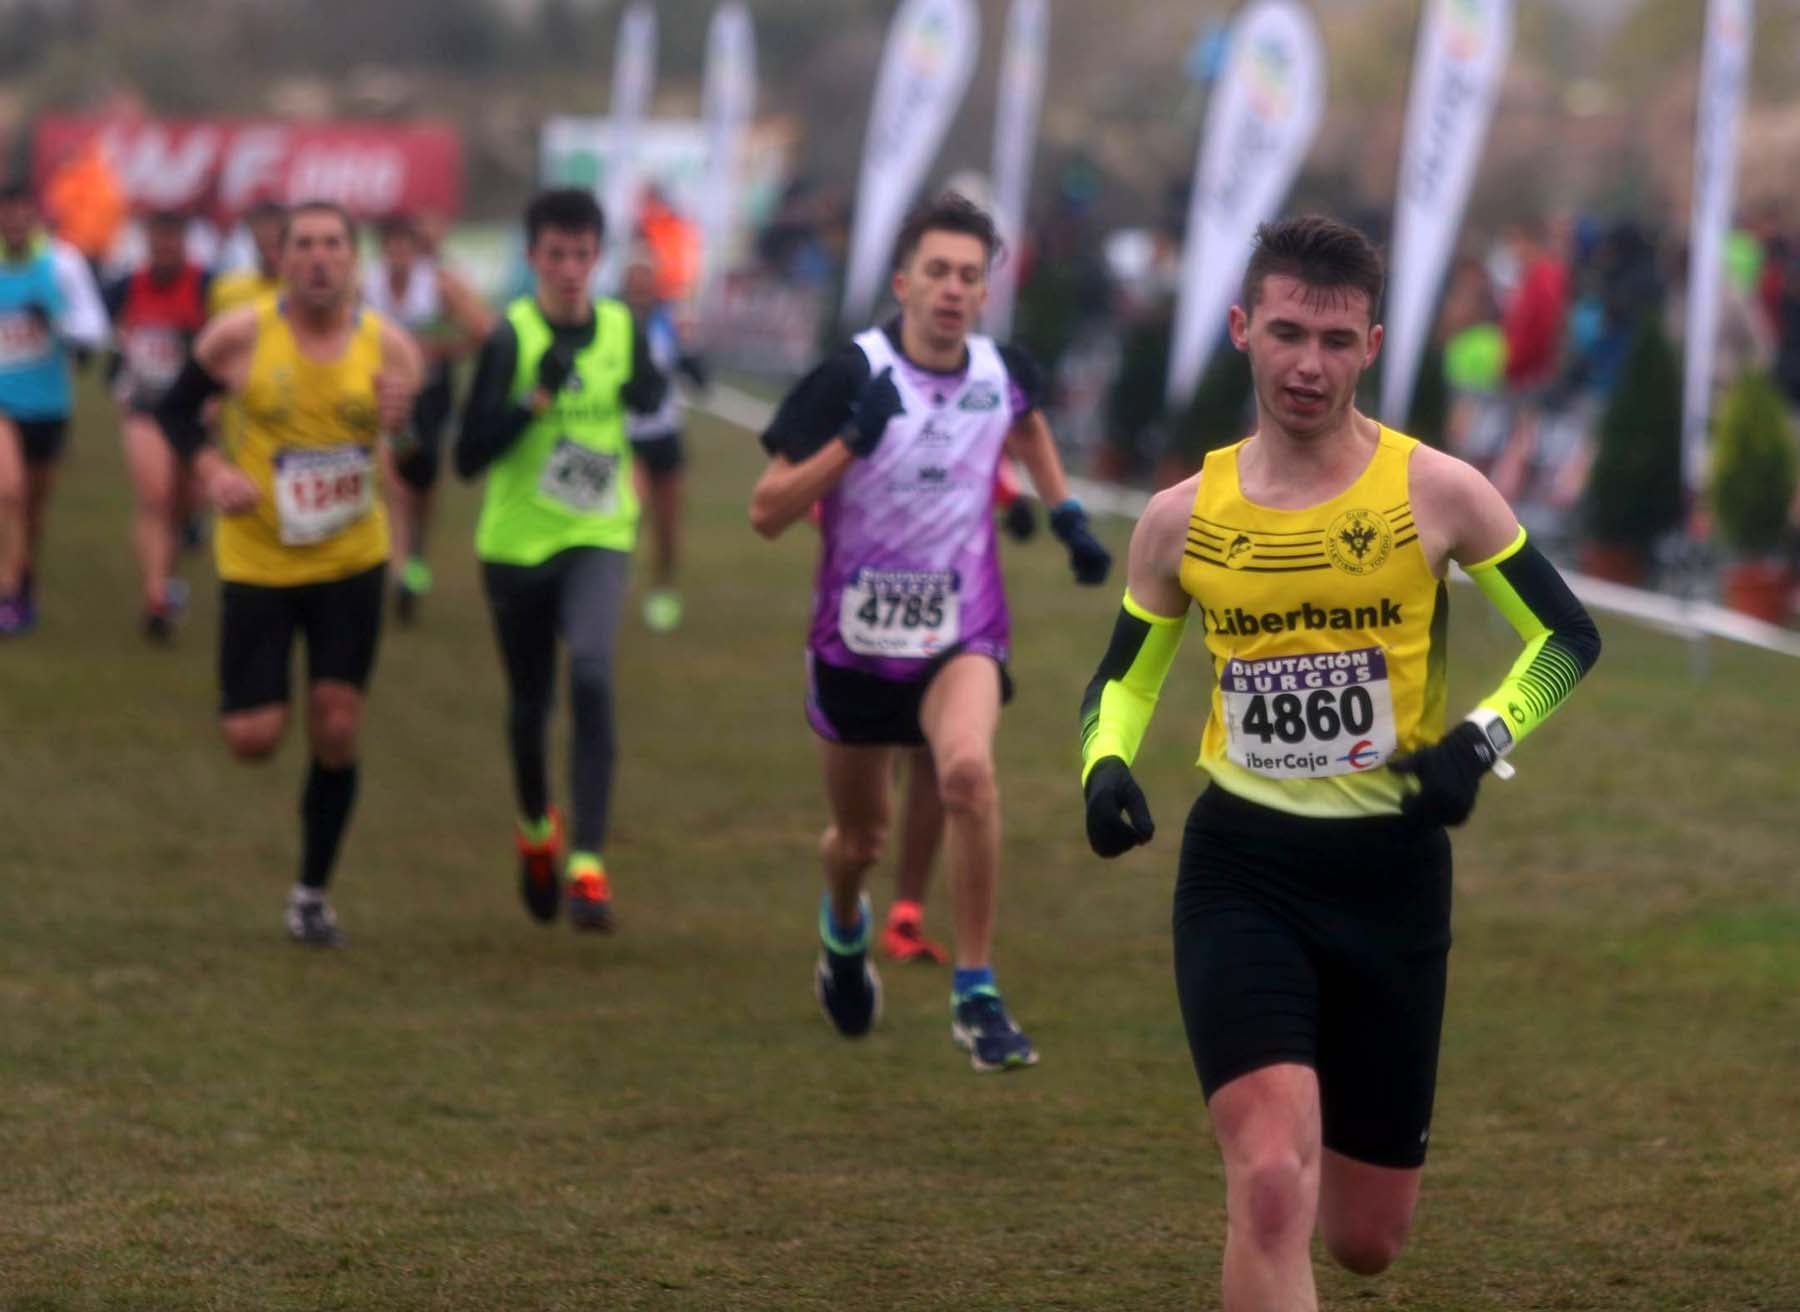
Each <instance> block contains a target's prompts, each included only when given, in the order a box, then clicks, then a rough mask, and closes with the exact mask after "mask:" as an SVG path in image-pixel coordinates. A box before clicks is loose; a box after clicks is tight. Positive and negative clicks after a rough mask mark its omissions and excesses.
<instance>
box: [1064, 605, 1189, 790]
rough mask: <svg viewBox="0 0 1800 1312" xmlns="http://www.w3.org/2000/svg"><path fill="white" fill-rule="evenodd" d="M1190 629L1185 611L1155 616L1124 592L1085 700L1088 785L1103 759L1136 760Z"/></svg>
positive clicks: (1083, 779) (1083, 773)
mask: <svg viewBox="0 0 1800 1312" xmlns="http://www.w3.org/2000/svg"><path fill="white" fill-rule="evenodd" d="M1186 630H1187V615H1186V613H1185V612H1184V613H1182V614H1180V615H1152V614H1151V613H1150V612H1149V611H1147V610H1145V609H1144V608H1143V607H1142V606H1140V605H1138V603H1137V602H1136V601H1135V600H1134V599H1133V598H1132V595H1131V593H1130V592H1129V591H1127V592H1126V593H1125V600H1124V601H1123V603H1121V605H1120V609H1119V618H1118V621H1117V622H1116V623H1115V624H1114V625H1113V635H1112V642H1111V643H1110V644H1108V646H1107V648H1106V655H1105V656H1103V657H1101V658H1100V668H1099V669H1097V670H1095V671H1094V677H1093V678H1092V679H1091V680H1090V681H1089V682H1088V686H1087V692H1086V693H1084V694H1083V695H1082V698H1081V782H1082V783H1083V784H1086V783H1087V777H1088V772H1089V771H1090V770H1092V769H1093V768H1094V763H1095V762H1096V761H1099V760H1101V759H1102V758H1104V757H1108V756H1117V757H1119V758H1120V759H1121V760H1123V761H1124V762H1125V764H1127V765H1130V764H1131V762H1132V761H1133V759H1135V758H1136V756H1137V751H1138V748H1139V746H1141V745H1142V744H1143V741H1144V730H1146V729H1147V728H1149V727H1150V716H1151V713H1152V712H1154V711H1155V710H1156V699H1157V697H1158V696H1159V695H1160V694H1161V692H1162V685H1163V680H1164V679H1166V678H1167V677H1168V675H1169V666H1170V665H1172V664H1173V663H1174V661H1175V653H1176V652H1177V651H1179V650H1180V649H1181V635H1182V634H1183V633H1184V632H1185V631H1186Z"/></svg>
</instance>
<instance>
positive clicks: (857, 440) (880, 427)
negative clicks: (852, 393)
mask: <svg viewBox="0 0 1800 1312" xmlns="http://www.w3.org/2000/svg"><path fill="white" fill-rule="evenodd" d="M905 413H906V407H905V406H903V405H901V404H900V389H899V388H897V387H895V386H894V370H893V367H892V366H889V367H888V368H886V369H883V370H882V371H881V372H880V373H878V374H876V375H875V376H874V377H873V378H871V379H870V380H869V381H868V382H866V383H864V384H863V387H862V391H860V392H858V393H857V395H856V400H855V401H854V402H853V403H852V404H851V406H850V427H849V428H848V429H846V430H845V432H844V445H845V446H847V447H849V448H850V450H851V451H852V452H854V453H855V455H856V457H857V458H858V459H859V460H867V459H868V458H869V457H870V456H872V455H874V454H875V448H876V447H877V446H879V445H880V444H881V435H882V434H883V433H885V432H887V426H888V420H890V419H892V418H893V417H894V416H895V415H903V414H905Z"/></svg>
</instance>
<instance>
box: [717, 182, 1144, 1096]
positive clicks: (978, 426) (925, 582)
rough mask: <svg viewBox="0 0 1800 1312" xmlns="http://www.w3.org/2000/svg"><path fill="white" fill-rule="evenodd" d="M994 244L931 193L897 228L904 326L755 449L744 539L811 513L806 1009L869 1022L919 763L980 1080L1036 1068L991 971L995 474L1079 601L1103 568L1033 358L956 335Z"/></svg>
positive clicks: (887, 332)
mask: <svg viewBox="0 0 1800 1312" xmlns="http://www.w3.org/2000/svg"><path fill="white" fill-rule="evenodd" d="M998 245H999V241H998V237H997V236H996V234H995V231H994V226H993V221H992V220H991V219H990V218H989V217H988V215H986V214H985V213H983V212H982V211H981V210H980V209H978V208H976V207H975V206H974V205H972V204H970V203H969V202H968V201H966V200H964V199H963V198H962V197H960V196H956V195H954V194H946V195H944V196H942V197H940V198H939V199H937V200H936V201H934V202H932V203H930V204H929V205H927V206H925V207H922V208H921V209H919V210H917V211H915V212H914V213H913V214H912V215H911V216H910V217H909V218H908V220H907V223H906V225H905V227H904V228H903V229H902V231H901V234H900V239H899V242H898V244H897V248H896V252H895V261H894V275H893V292H894V296H895V298H896V300H898V301H899V303H900V315H899V317H898V318H896V319H894V320H893V321H892V322H891V323H889V324H887V325H886V326H885V327H882V328H874V329H870V330H869V331H867V332H864V333H862V334H860V335H858V336H857V337H856V338H855V339H854V340H853V341H852V342H850V343H847V344H846V345H845V346H844V347H843V348H841V349H840V350H838V351H837V352H835V353H834V354H833V355H831V356H830V357H828V358H827V359H826V360H825V361H824V362H823V363H822V364H820V365H819V366H818V367H817V368H816V369H814V370H813V371H812V372H811V373H810V374H808V375H807V376H806V377H805V378H804V379H802V380H801V381H800V383H799V384H798V385H796V387H795V388H794V390H793V391H792V392H791V393H789V395H788V396H787V398H786V399H785V400H784V401H783V402H782V404H781V406H780V408H779V410H778V411H777V412H776V415H775V418H774V420H773V421H772V422H771V424H770V426H769V429H768V431H767V432H766V433H764V434H763V446H764V447H765V449H766V450H767V451H768V452H769V455H770V456H771V460H770V463H769V466H768V468H767V469H766V470H765V471H764V472H763V476H762V477H761V478H760V479H759V480H758V482H757V485H756V490H755V492H754V493H753V494H752V498H751V506H750V519H751V523H752V525H753V527H755V529H756V530H757V532H759V533H761V534H762V535H763V536H765V537H769V538H773V537H776V536H777V535H779V534H780V533H781V532H783V531H784V530H785V529H786V528H787V527H788V526H789V525H790V524H792V523H794V522H796V521H798V520H800V519H802V518H804V517H805V516H806V514H807V513H808V511H809V510H811V508H812V507H813V505H814V504H815V503H817V504H818V505H819V508H820V529H821V536H822V542H821V551H820V560H819V571H818V576H817V580H816V584H815V588H814V598H813V618H812V625H811V629H810V632H809V634H808V640H807V671H808V690H807V718H808V720H809V721H810V723H811V724H812V727H813V729H814V731H815V732H816V733H817V734H818V736H819V737H820V739H821V740H822V741H821V755H822V760H823V766H824V774H825V792H826V797H827V801H828V805H829V808H830V812H831V824H830V826H829V828H827V830H826V832H825V839H824V843H823V845H822V853H823V857H824V863H825V884H826V895H825V899H824V903H823V905H822V907H821V910H820V927H819V935H820V940H821V944H822V951H821V954H820V959H819V965H818V970H817V972H816V975H815V991H816V993H817V995H818V998H819V1002H820V1005H821V1006H822V1007H823V1008H824V1010H825V1013H826V1016H827V1018H828V1019H830V1021H831V1022H832V1024H833V1025H834V1026H836V1028H837V1029H838V1030H839V1032H840V1033H842V1034H845V1035H846V1036H851V1037H854V1036H857V1035H860V1034H863V1033H866V1032H867V1030H868V1029H869V1027H870V1026H871V1025H872V1024H873V1023H874V1019H875V1016H876V1013H877V1011H878V1010H879V1005H880V982H879V980H878V978H877V977H876V974H875V969H874V967H873V965H871V964H870V963H869V960H868V944H869V916H868V909H867V901H868V899H867V898H866V896H864V894H863V891H862V888H863V876H864V874H865V872H866V871H867V870H868V868H869V867H870V866H871V865H873V864H874V863H875V861H876V860H877V859H878V858H879V856H880V852H881V847H882V844H883V841H884V838H885V835H886V830H887V827H888V815H889V811H890V809H891V802H890V792H891V788H892V776H893V752H894V749H895V748H897V747H916V746H921V745H922V746H925V747H927V748H928V749H929V750H930V752H931V757H932V763H933V765H934V766H935V770H936V775H937V779H938V786H939V791H940V794H941V798H942V801H943V806H944V810H945V813H946V815H947V817H948V829H949V838H950V849H951V854H952V862H951V869H952V882H953V890H954V899H953V900H954V909H955V921H956V967H957V968H956V976H955V983H954V986H953V991H952V996H951V1007H952V1022H951V1034H952V1037H953V1038H954V1039H955V1040H956V1041H957V1042H958V1043H959V1044H960V1045H962V1046H963V1047H965V1048H967V1049H968V1050H969V1052H970V1056H971V1061H972V1062H973V1064H974V1066H975V1068H976V1069H977V1070H1005V1069H1008V1068H1012V1067H1019V1066H1028V1065H1031V1064H1032V1063H1033V1062H1035V1061H1036V1060H1037V1053H1036V1051H1035V1050H1034V1049H1033V1048H1032V1046H1031V1042H1030V1040H1029V1039H1027V1038H1026V1037H1025V1035H1024V1034H1022V1033H1021V1032H1020V1031H1019V1029H1018V1027H1017V1026H1015V1025H1014V1024H1013V1023H1012V1021H1011V1020H1010V1019H1009V1018H1008V1016H1007V1014H1006V1009H1005V1007H1004V1006H1003V1005H1002V1003H1001V1001H1000V994H999V990H998V988H997V987H996V986H995V983H994V975H993V970H992V968H991V965H990V949H991V946H992V937H993V914H994V888H995V883H996V880H997V876H998V866H999V858H1000V822H999V808H998V801H997V794H996V790H995V787H994V764H993V737H994V731H995V729H996V728H997V727H998V723H999V717H1000V706H1001V703H1002V702H1003V701H1004V700H1005V698H1006V696H1007V695H1008V694H1009V692H1010V681H1009V679H1008V677H1007V674H1006V659H1007V654H1008V645H1009V642H1010V636H1011V627H1010V621H1009V618H1008V614H1007V606H1006V594H1005V590H1004V587H1003V585H1002V582H1001V576H1000V565H999V559H998V555H997V552H996V549H995V541H994V522H993V515H992V502H993V487H994V477H995V473H996V470H997V469H998V468H999V465H1000V462H1001V460H1002V459H1003V458H1005V457H1006V456H1007V455H1011V456H1013V457H1015V458H1017V459H1018V460H1019V461H1020V462H1021V463H1022V464H1024V466H1025V468H1026V470H1027V472H1028V473H1029V474H1030V475H1031V479H1032V482H1033V484H1034V485H1035V486H1036V488H1037V490H1038V492H1039V494H1040V495H1041V496H1042V497H1043V498H1044V499H1045V500H1046V501H1047V502H1048V503H1049V504H1051V505H1053V506H1054V507H1055V509H1054V510H1053V511H1052V513H1051V516H1050V521H1051V527H1052V530H1053V531H1054V532H1055V533H1056V535H1057V536H1058V537H1059V538H1060V539H1062V541H1063V543H1064V544H1065V545H1066V546H1067V548H1068V550H1069V556H1070V563H1071V565H1072V567H1073V569H1074V571H1075V575H1076V578H1077V579H1078V580H1079V581H1080V582H1082V583H1099V582H1101V581H1103V580H1104V579H1105V577H1106V573H1107V570H1108V568H1109V566H1110V564H1111V557H1110V556H1109V555H1108V553H1107V551H1106V548H1105V547H1103V546H1102V545H1101V544H1100V542H1099V541H1098V540H1097V539H1096V538H1095V537H1094V535H1093V534H1092V532H1091V531H1089V529H1088V526H1087V518H1086V515H1085V514H1084V513H1083V512H1082V509H1081V506H1080V504H1079V503H1077V502H1075V501H1074V500H1072V499H1070V498H1069V496H1068V486H1067V482H1066V480H1065V479H1064V477H1063V471H1062V465H1061V462H1060V461H1059V460H1058V458H1057V454H1056V445H1055V441H1054V439H1053V438H1052V437H1051V434H1050V429H1049V426H1048V425H1047V424H1046V423H1045V421H1044V417H1043V415H1042V413H1041V412H1040V411H1039V409H1038V403H1039V397H1038V389H1039V376H1038V371H1037V369H1036V367H1035V366H1034V365H1033V364H1032V363H1031V361H1030V359H1029V358H1028V357H1027V356H1025V355H1024V354H1022V353H1021V352H1018V351H1016V350H1013V349H1011V348H1009V347H1005V346H1000V345H997V344H996V343H994V342H993V341H991V340H990V339H988V338H986V337H981V336H977V335H974V334H972V333H971V331H970V329H971V327H972V325H973V324H974V323H976V322H977V321H978V320H979V318H980V316H981V309H982V304H983V302H984V300H985V299H986V294H987V273H988V268H989V265H990V264H991V262H992V260H993V257H994V255H995V252H996V250H997V248H998Z"/></svg>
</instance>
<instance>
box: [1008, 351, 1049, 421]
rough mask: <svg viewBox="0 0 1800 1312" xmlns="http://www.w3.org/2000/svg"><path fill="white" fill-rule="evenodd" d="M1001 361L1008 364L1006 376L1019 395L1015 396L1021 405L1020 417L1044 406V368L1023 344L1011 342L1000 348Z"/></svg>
mask: <svg viewBox="0 0 1800 1312" xmlns="http://www.w3.org/2000/svg"><path fill="white" fill-rule="evenodd" d="M1000 363H1002V364H1004V365H1005V366H1006V376H1007V378H1008V379H1010V380H1011V382H1012V385H1013V387H1014V389H1016V391H1017V392H1018V396H1017V397H1016V398H1014V399H1015V400H1016V401H1017V402H1018V405H1019V411H1018V416H1017V417H1018V418H1020V419H1023V418H1025V416H1026V415H1028V414H1031V413H1032V412H1033V411H1034V410H1041V409H1043V407H1044V370H1043V368H1042V366H1040V365H1039V364H1038V362H1037V361H1036V360H1034V359H1033V358H1032V357H1031V355H1030V353H1029V352H1027V351H1026V350H1025V348H1024V347H1022V346H1014V345H1012V344H1011V343H1007V344H1006V345H1004V346H1002V347H1001V348H1000Z"/></svg>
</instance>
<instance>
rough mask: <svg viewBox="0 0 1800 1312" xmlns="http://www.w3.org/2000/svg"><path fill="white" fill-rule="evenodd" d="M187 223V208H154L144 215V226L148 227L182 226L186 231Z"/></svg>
mask: <svg viewBox="0 0 1800 1312" xmlns="http://www.w3.org/2000/svg"><path fill="white" fill-rule="evenodd" d="M187 223H188V216H187V211H186V210H174V209H154V210H151V211H150V212H149V213H148V214H146V215H144V226H145V227H147V228H180V229H182V230H183V231H185V230H186V229H187Z"/></svg>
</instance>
